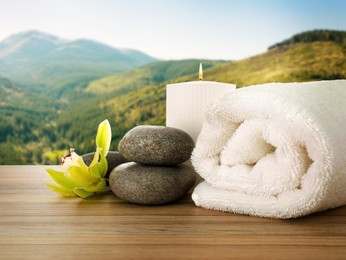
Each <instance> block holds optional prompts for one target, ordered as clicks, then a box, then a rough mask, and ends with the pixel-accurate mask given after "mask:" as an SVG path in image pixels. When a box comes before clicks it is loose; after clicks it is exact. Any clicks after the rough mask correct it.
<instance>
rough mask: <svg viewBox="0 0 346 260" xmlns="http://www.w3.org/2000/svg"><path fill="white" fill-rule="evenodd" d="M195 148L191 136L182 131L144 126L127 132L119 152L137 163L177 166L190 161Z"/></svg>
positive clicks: (164, 127) (120, 143) (120, 144)
mask: <svg viewBox="0 0 346 260" xmlns="http://www.w3.org/2000/svg"><path fill="white" fill-rule="evenodd" d="M194 146H195V144H194V142H193V139H192V138H191V136H190V135H188V134H187V133H186V132H184V131H182V130H180V129H177V128H173V127H166V126H153V125H143V126H137V127H135V128H133V129H131V130H130V131H129V132H127V134H126V135H125V136H124V137H123V138H122V139H121V141H120V142H119V146H118V150H119V152H120V153H121V154H122V155H123V156H124V157H125V158H126V159H127V160H129V161H133V162H136V163H142V164H149V165H175V164H179V163H183V162H185V161H187V160H188V159H190V157H191V153H192V150H193V148H194Z"/></svg>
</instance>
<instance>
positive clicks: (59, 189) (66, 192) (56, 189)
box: [45, 183, 76, 197]
mask: <svg viewBox="0 0 346 260" xmlns="http://www.w3.org/2000/svg"><path fill="white" fill-rule="evenodd" d="M45 185H46V186H47V187H48V188H50V189H51V190H52V191H54V192H56V193H59V194H61V195H64V196H66V197H76V194H75V193H74V192H73V191H72V190H68V189H65V188H62V187H57V186H54V185H52V184H49V183H45Z"/></svg>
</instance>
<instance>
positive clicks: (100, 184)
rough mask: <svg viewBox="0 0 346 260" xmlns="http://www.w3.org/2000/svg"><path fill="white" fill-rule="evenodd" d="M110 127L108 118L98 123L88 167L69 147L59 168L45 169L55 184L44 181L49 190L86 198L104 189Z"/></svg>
mask: <svg viewBox="0 0 346 260" xmlns="http://www.w3.org/2000/svg"><path fill="white" fill-rule="evenodd" d="M111 137H112V133H111V127H110V125H109V122H108V120H104V121H102V122H101V123H100V125H99V127H98V131H97V135H96V152H95V155H94V158H93V160H92V162H91V164H90V166H89V167H88V166H87V165H86V164H85V163H84V161H83V158H82V157H81V156H79V155H78V154H77V153H75V151H74V149H72V148H71V149H70V153H69V154H68V155H66V156H65V157H63V158H62V160H61V170H62V171H56V170H53V169H46V172H47V173H48V176H49V177H50V179H51V180H52V181H54V182H55V184H56V185H52V184H49V183H45V185H47V186H48V188H50V189H51V190H53V191H55V192H57V193H59V194H62V195H64V196H67V197H76V196H77V197H81V198H87V197H90V196H91V195H93V194H94V193H95V192H99V191H104V190H106V179H105V178H104V177H105V175H106V172H107V169H108V163H107V160H106V156H107V153H108V151H109V147H110V142H111Z"/></svg>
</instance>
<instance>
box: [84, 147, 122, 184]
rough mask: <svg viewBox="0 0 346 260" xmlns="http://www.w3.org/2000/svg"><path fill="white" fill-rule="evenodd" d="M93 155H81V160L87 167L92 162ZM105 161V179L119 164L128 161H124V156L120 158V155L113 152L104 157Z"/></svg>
mask: <svg viewBox="0 0 346 260" xmlns="http://www.w3.org/2000/svg"><path fill="white" fill-rule="evenodd" d="M94 154H95V152H92V153H87V154H83V155H82V158H83V160H84V162H85V164H86V165H87V166H89V165H90V163H91V162H92V160H93V158H94ZM106 159H107V162H108V170H107V172H106V176H105V178H109V174H110V173H111V171H112V170H113V169H114V168H115V167H117V166H118V165H119V164H122V163H126V162H128V160H126V159H125V158H124V156H122V155H121V154H120V153H118V152H115V151H109V152H108V154H107V156H106Z"/></svg>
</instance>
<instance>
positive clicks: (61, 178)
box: [46, 169, 76, 190]
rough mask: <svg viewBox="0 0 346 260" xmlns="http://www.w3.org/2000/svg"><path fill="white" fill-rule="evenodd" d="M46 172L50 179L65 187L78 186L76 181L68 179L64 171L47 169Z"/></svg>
mask: <svg viewBox="0 0 346 260" xmlns="http://www.w3.org/2000/svg"><path fill="white" fill-rule="evenodd" d="M46 172H47V174H48V176H49V177H50V179H51V180H52V181H54V182H55V183H56V184H58V185H59V186H60V187H62V188H65V189H70V190H71V189H73V188H74V187H76V183H74V182H73V181H71V180H70V179H68V178H67V177H66V176H65V175H64V173H63V172H59V171H55V170H53V169H46Z"/></svg>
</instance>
